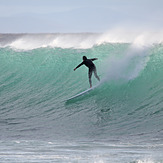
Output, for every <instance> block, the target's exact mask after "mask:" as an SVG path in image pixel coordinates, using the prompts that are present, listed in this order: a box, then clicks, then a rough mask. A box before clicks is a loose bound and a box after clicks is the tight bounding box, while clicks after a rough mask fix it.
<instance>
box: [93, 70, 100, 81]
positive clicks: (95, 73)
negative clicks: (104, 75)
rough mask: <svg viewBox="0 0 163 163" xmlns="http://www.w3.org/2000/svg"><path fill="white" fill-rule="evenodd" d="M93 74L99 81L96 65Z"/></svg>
mask: <svg viewBox="0 0 163 163" xmlns="http://www.w3.org/2000/svg"><path fill="white" fill-rule="evenodd" d="M94 75H95V77H96V78H97V79H98V81H100V78H99V76H98V75H97V71H96V67H95V68H94Z"/></svg>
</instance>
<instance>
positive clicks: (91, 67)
mask: <svg viewBox="0 0 163 163" xmlns="http://www.w3.org/2000/svg"><path fill="white" fill-rule="evenodd" d="M94 60H97V59H96V58H92V59H86V60H84V61H83V62H82V63H80V64H79V65H78V66H77V67H76V69H77V68H79V67H80V66H82V65H85V66H87V67H88V68H89V72H88V76H89V83H90V85H91V86H92V81H91V77H92V72H94V75H95V77H96V78H97V79H98V80H99V81H100V78H99V77H98V75H97V72H96V66H95V65H94V63H93V62H92V61H94Z"/></svg>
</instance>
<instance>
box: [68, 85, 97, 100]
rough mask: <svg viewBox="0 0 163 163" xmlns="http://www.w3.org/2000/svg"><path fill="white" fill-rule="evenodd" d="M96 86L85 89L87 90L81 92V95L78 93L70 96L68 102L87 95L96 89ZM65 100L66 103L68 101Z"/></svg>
mask: <svg viewBox="0 0 163 163" xmlns="http://www.w3.org/2000/svg"><path fill="white" fill-rule="evenodd" d="M97 86H98V85H96V86H94V87H92V88H89V89H87V90H85V91H83V92H81V93H78V94H77V95H74V96H72V97H70V98H69V99H68V100H72V99H74V98H76V97H79V96H83V95H84V94H87V93H88V92H90V91H91V90H93V89H94V88H96V87H97ZM68 100H67V101H68Z"/></svg>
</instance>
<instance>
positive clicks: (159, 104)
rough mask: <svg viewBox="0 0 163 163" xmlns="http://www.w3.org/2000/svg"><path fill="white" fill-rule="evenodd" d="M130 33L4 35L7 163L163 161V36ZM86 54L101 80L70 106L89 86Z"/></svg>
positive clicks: (0, 83) (1, 104) (0, 78)
mask: <svg viewBox="0 0 163 163" xmlns="http://www.w3.org/2000/svg"><path fill="white" fill-rule="evenodd" d="M120 33H121V35H120ZM124 35H125V32H123V34H122V32H119V33H118V31H117V30H116V31H115V32H113V31H111V32H108V33H105V34H90V33H85V34H82V33H81V34H18V35H14V34H4V35H2V34H1V35H0V65H1V66H0V124H1V125H0V130H1V133H0V139H1V142H0V153H1V156H2V162H5V161H6V160H7V159H8V162H12V160H13V159H14V160H16V162H23V161H24V162H25V161H26V160H28V158H29V156H30V155H31V156H32V157H30V161H31V162H32V161H33V162H34V161H36V162H41V161H42V162H45V161H47V162H48V161H52V160H56V161H59V162H68V161H69V162H74V161H77V160H78V161H79V162H80V161H81V162H91V161H92V160H93V161H92V162H100V161H101V162H108V161H111V162H162V157H161V154H162V141H163V139H162V134H163V127H162V124H163V118H162V117H163V85H162V83H163V74H162V70H163V45H162V40H161V37H162V35H161V33H160V35H158V33H155V34H153V35H150V34H149V33H147V32H146V33H145V34H144V33H141V34H140V35H139V34H132V35H131V36H130V35H125V36H126V37H124ZM149 36H150V39H149ZM160 36H161V37H160ZM83 55H85V56H87V57H88V58H95V57H96V58H98V60H96V61H94V63H95V65H96V67H97V73H98V74H99V76H100V78H101V81H100V83H98V81H97V80H96V79H95V78H94V76H93V77H92V80H93V85H96V84H99V85H98V87H96V88H95V89H94V90H92V91H91V92H89V93H88V94H86V95H84V96H82V97H79V98H77V99H74V100H72V101H66V100H67V99H68V98H70V97H71V96H73V95H75V94H77V93H79V92H82V91H84V90H86V89H87V88H88V87H89V82H88V70H87V68H86V67H84V66H82V67H80V68H79V69H77V70H76V71H75V72H74V71H73V69H74V68H75V67H76V66H77V65H78V64H79V63H81V62H82V56H83ZM38 147H39V148H38ZM15 149H17V152H15V151H16V150H15ZM31 149H33V151H32V150H31ZM43 149H44V150H45V151H46V152H45V154H44V155H43V154H42V152H41V151H42V150H43ZM28 150H29V151H28ZM4 151H7V152H9V151H10V154H7V152H4ZM21 151H22V153H21ZM28 152H29V153H28ZM40 155H41V156H42V158H41V157H40ZM52 156H53V157H52ZM115 156H116V157H115ZM21 158H22V159H21ZM117 158H119V159H117Z"/></svg>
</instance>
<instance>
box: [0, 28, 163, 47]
mask: <svg viewBox="0 0 163 163" xmlns="http://www.w3.org/2000/svg"><path fill="white" fill-rule="evenodd" d="M162 38H163V31H157V32H154V31H145V32H144V31H142V32H140V31H139V32H134V31H128V30H124V29H114V30H110V31H108V32H105V33H67V34H66V33H65V34H62V33H56V34H0V47H11V48H13V49H18V50H32V49H37V48H45V47H51V48H63V49H65V48H74V49H89V48H92V47H93V46H95V45H101V44H104V43H133V44H135V45H137V46H146V45H152V44H155V43H157V44H159V43H162V42H163V40H162Z"/></svg>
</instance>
